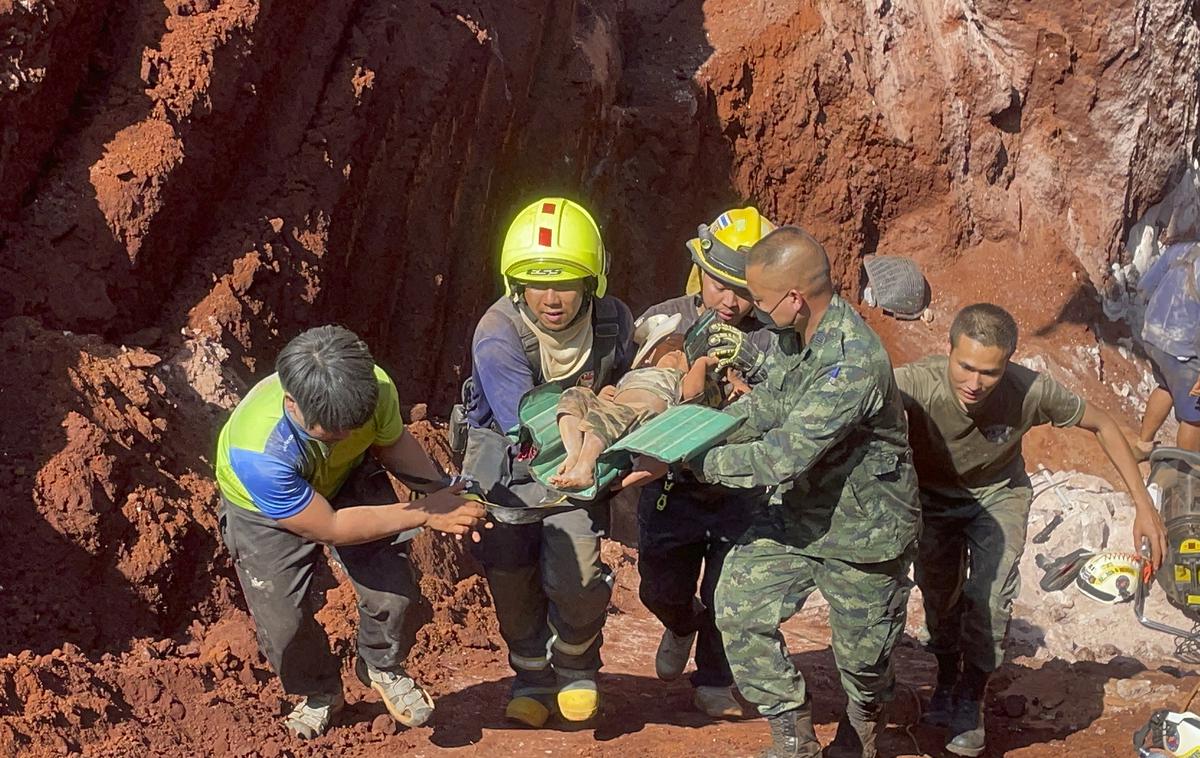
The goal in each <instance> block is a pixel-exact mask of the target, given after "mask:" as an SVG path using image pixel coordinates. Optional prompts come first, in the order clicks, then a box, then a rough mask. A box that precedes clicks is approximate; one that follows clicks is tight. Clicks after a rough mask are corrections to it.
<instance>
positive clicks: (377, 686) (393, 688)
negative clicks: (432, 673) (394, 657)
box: [354, 658, 433, 728]
mask: <svg viewBox="0 0 1200 758" xmlns="http://www.w3.org/2000/svg"><path fill="white" fill-rule="evenodd" d="M354 673H355V674H356V675H357V676H358V681H360V682H362V683H363V684H364V685H365V686H367V687H370V688H371V689H373V690H375V691H376V692H378V693H379V696H380V697H381V698H383V705H384V706H385V707H386V708H387V709H388V713H390V714H392V718H394V719H396V721H397V722H399V723H400V724H401V725H403V726H406V727H410V728H411V727H417V726H422V725H424V724H425V722H426V721H429V717H430V716H432V715H433V698H431V697H429V695H428V694H427V693H426V692H425V690H423V689H421V686H420V685H419V684H417V683H416V681H414V680H413V678H412V677H410V676H408V674H405V673H404V671H403V670H401V671H377V670H375V669H373V668H371V667H370V666H368V665H367V662H366V661H364V660H363V659H362V658H359V659H358V661H357V662H356V663H355V664H354Z"/></svg>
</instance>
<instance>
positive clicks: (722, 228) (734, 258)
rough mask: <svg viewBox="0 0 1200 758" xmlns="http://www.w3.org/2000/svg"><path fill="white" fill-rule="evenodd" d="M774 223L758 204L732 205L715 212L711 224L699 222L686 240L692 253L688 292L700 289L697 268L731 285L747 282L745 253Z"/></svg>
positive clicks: (735, 285) (773, 226)
mask: <svg viewBox="0 0 1200 758" xmlns="http://www.w3.org/2000/svg"><path fill="white" fill-rule="evenodd" d="M774 229H775V225H774V224H772V223H771V222H770V221H768V220H767V219H766V217H764V216H763V215H762V214H761V213H759V212H758V209H757V208H754V207H752V206H747V207H745V208H733V209H731V210H728V211H725V212H724V213H722V214H721V215H720V216H717V217H716V218H715V219H714V220H713V222H712V223H711V224H701V225H700V228H699V229H697V230H696V236H695V237H694V238H692V239H690V240H688V241H687V249H688V251H689V252H690V253H691V254H692V262H693V263H695V266H693V267H692V274H691V276H690V277H689V278H688V287H687V291H688V294H693V295H694V294H696V293H697V292H699V291H700V271H704V272H705V273H706V274H708V275H709V276H711V277H713V278H714V279H717V280H718V281H720V282H722V283H724V284H726V285H729V286H731V287H741V288H745V286H746V253H745V251H744V250H742V248H746V247H750V246H751V245H753V244H754V243H755V242H758V241H759V240H760V239H762V238H763V237H765V236H767V233H768V232H770V231H772V230H774Z"/></svg>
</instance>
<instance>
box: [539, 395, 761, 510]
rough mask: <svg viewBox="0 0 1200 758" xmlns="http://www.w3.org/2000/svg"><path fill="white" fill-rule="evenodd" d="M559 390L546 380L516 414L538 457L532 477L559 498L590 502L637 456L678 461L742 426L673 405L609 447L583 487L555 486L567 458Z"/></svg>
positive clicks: (697, 409) (693, 407)
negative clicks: (560, 427)
mask: <svg viewBox="0 0 1200 758" xmlns="http://www.w3.org/2000/svg"><path fill="white" fill-rule="evenodd" d="M561 394H562V389H561V388H560V387H558V386H557V385H554V384H547V385H543V386H541V387H537V388H535V389H533V390H531V391H530V392H529V393H528V394H526V395H525V397H523V398H521V405H520V407H519V408H518V411H517V415H518V417H519V419H520V422H521V430H520V433H519V434H520V440H521V441H522V442H529V443H530V444H531V445H532V446H533V448H534V449H535V450H537V455H536V456H534V459H533V461H532V462H531V463H530V468H531V469H532V471H533V475H534V477H535V478H536V479H537V480H538V481H539V482H541V483H542V484H543V485H545V486H546V487H547V488H548V489H549V490H551V492H553V493H561V495H562V497H561V498H560V499H559V500H558V502H560V503H561V502H563V501H565V500H566V499H567V498H570V499H572V500H594V499H595V498H596V495H597V494H598V493H601V492H604V491H605V490H607V489H608V486H609V485H610V484H612V482H613V480H614V479H616V478H617V476H618V475H620V474H621V472H623V471H628V470H629V469H630V468H631V467H632V465H633V456H634V455H636V454H643V455H648V456H650V457H652V458H657V459H658V460H660V461H663V462H664V463H678V462H680V461H684V460H687V459H688V458H691V457H693V456H694V455H696V454H698V453H700V452H703V451H705V450H707V449H709V448H711V447H713V446H715V445H716V444H717V443H719V442H721V441H722V440H724V439H725V438H726V437H728V436H729V435H730V434H732V433H733V431H734V430H735V429H737V428H738V427H739V426H741V423H742V421H743V419H740V418H735V417H733V416H730V415H728V414H725V413H722V412H721V411H717V410H713V409H712V408H707V407H705V406H702V405H676V406H673V407H671V408H668V409H667V410H666V411H664V412H663V413H660V414H659V415H657V416H655V417H654V418H652V419H650V420H649V421H647V422H646V423H645V424H643V425H641V426H640V427H638V428H637V429H635V430H633V431H632V432H630V433H629V434H627V435H625V436H624V437H623V438H621V439H620V440H618V441H617V442H616V444H614V445H612V446H611V447H609V448H607V449H606V450H605V451H604V452H603V453H601V454H600V458H599V459H598V460H597V461H596V483H595V484H593V485H592V486H591V487H588V488H587V489H585V490H570V491H564V490H557V489H555V488H554V487H552V486H551V485H550V483H549V480H550V477H551V476H553V475H554V473H555V472H556V471H557V470H558V467H559V466H560V465H562V462H563V461H564V460H566V457H567V451H566V448H565V447H564V446H563V442H562V437H561V436H560V435H559V433H558V398H559V395H561Z"/></svg>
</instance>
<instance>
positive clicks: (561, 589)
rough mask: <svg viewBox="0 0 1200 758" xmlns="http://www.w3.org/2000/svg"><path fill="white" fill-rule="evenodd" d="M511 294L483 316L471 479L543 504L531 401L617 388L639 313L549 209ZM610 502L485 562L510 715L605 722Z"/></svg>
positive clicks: (517, 538)
mask: <svg viewBox="0 0 1200 758" xmlns="http://www.w3.org/2000/svg"><path fill="white" fill-rule="evenodd" d="M500 273H501V276H502V277H503V278H504V295H503V296H502V297H501V298H500V299H498V300H497V301H496V302H495V303H493V304H492V306H491V307H490V308H488V310H487V312H486V313H484V315H483V318H482V319H480V321H479V324H478V326H477V327H476V330H475V336H474V339H473V341H472V345H471V357H472V369H471V378H470V379H469V380H468V386H466V387H464V397H465V399H466V406H467V408H466V415H467V425H468V431H467V445H466V451H465V455H464V460H463V470H464V472H466V473H467V474H468V475H470V476H472V477H473V478H475V479H476V480H477V481H478V482H479V483H480V485H481V486H482V488H483V489H484V491H490V490H491V488H492V487H493V486H494V485H495V484H496V483H498V482H502V483H503V484H504V485H505V486H506V488H507V491H509V492H511V493H513V494H514V495H515V496H517V497H518V499H520V500H521V501H522V502H525V503H526V504H529V505H533V504H536V503H537V502H539V501H540V500H541V497H542V496H543V495H544V493H545V490H544V488H542V486H541V485H540V484H539V483H538V482H537V480H536V479H534V478H533V476H532V475H531V474H530V472H529V468H528V462H527V461H525V460H522V459H521V458H520V456H517V457H516V459H515V460H514V456H512V455H510V449H511V448H512V447H513V442H514V438H513V437H511V436H507V433H510V432H512V431H514V430H515V429H516V428H517V426H518V416H517V411H518V406H519V403H520V400H521V398H522V397H523V396H524V395H525V394H526V393H527V392H529V391H530V390H531V389H533V388H534V387H537V386H540V385H543V384H546V383H549V382H557V383H558V384H560V385H562V386H564V387H567V386H575V385H580V386H585V387H591V388H593V389H597V390H598V389H599V388H600V387H602V386H604V385H606V384H611V383H613V382H615V381H616V380H617V379H618V378H619V377H620V376H621V374H623V373H624V372H625V371H627V370H628V369H629V364H630V362H631V361H632V358H633V353H634V349H633V317H632V315H631V314H630V312H629V308H628V307H627V306H626V305H625V304H624V303H622V302H621V301H620V300H617V299H616V298H614V297H610V296H608V295H606V291H607V288H608V255H607V253H606V252H605V250H604V244H603V242H602V240H601V238H600V230H599V228H598V227H597V225H596V222H595V221H594V220H593V219H592V217H591V215H590V214H589V213H588V212H587V211H586V210H585V209H584V208H583V207H582V206H580V205H579V204H577V203H575V202H573V201H571V200H568V199H565V198H561V197H550V198H544V199H542V200H538V201H537V202H535V203H532V204H530V205H529V206H528V207H526V208H525V209H524V210H522V211H521V212H520V213H519V214H517V217H516V218H515V219H514V220H513V222H512V225H511V226H510V227H509V229H508V233H507V235H505V238H504V244H503V247H502V249H501V252H500ZM607 526H608V502H607V499H605V498H598V499H597V500H595V501H592V502H591V503H590V504H589V505H587V506H581V507H578V508H573V509H569V510H565V511H563V510H560V511H558V512H552V513H551V515H547V516H546V517H545V518H544V519H543V520H541V521H540V522H537V523H530V524H519V525H513V524H496V525H495V528H494V529H490V530H487V534H486V535H484V536H483V539H482V541H481V542H480V544H479V546H478V549H477V554H478V556H479V558H480V562H481V563H482V564H483V566H484V571H485V573H486V575H487V579H488V583H489V586H490V588H491V592H492V599H493V601H494V604H495V608H496V616H497V617H498V619H499V621H500V633H501V636H503V637H504V641H505V643H506V644H507V645H508V653H509V655H508V657H509V663H510V665H511V666H512V668H513V671H514V672H515V674H516V676H515V678H514V680H513V685H512V692H511V696H510V699H509V701H508V704H507V707H506V709H505V716H506V717H507V718H509V719H511V720H514V721H517V722H520V723H523V724H526V725H528V726H533V727H540V726H542V725H543V724H545V723H546V720H547V719H548V718H549V716H550V715H551V713H553V712H557V713H559V714H560V715H561V716H562V717H563V718H564V719H566V720H568V721H586V720H588V719H590V718H592V717H593V716H595V715H596V713H597V711H598V708H599V696H598V693H597V690H596V674H597V671H598V670H599V668H600V645H601V642H602V641H603V637H602V634H601V630H602V628H603V626H604V619H605V616H606V615H607V610H608V601H609V597H610V595H611V592H612V580H611V572H610V571H609V570H608V567H606V566H605V565H604V564H603V563H602V562H601V560H600V537H601V536H602V535H603V534H604V532H605V530H606V529H607Z"/></svg>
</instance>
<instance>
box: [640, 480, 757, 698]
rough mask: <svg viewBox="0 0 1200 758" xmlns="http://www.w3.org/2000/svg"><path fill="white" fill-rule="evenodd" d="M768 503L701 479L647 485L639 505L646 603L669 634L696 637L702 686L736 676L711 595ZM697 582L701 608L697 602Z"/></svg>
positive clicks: (695, 677)
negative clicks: (761, 507) (734, 551)
mask: <svg viewBox="0 0 1200 758" xmlns="http://www.w3.org/2000/svg"><path fill="white" fill-rule="evenodd" d="M763 498H764V493H763V491H762V490H735V489H730V488H727V487H722V486H720V485H708V484H701V483H699V482H695V481H675V480H667V481H661V482H653V483H651V484H649V485H647V486H646V487H645V488H644V489H643V490H642V494H641V498H640V499H639V501H638V531H639V535H638V571H639V572H640V573H641V577H642V581H641V585H640V587H639V590H638V592H639V595H640V596H641V599H642V603H643V604H644V605H645V606H646V608H648V609H649V610H650V612H651V613H653V614H654V615H655V616H656V617H658V620H659V621H661V622H662V623H663V626H665V627H666V628H667V629H670V630H671V631H672V632H673V633H675V634H677V635H680V636H683V635H687V634H691V633H692V632H696V633H697V635H696V653H695V659H696V671H695V672H694V673H693V674H692V676H691V681H692V685H693V686H696V687H728V686H730V685H732V684H733V674H732V673H731V672H730V670H729V661H728V659H726V657H725V648H724V644H723V642H722V640H721V633H720V632H719V631H718V630H717V625H716V622H715V621H714V619H713V592H714V591H715V590H716V587H717V580H718V579H719V578H720V576H721V569H722V567H723V566H724V563H725V557H726V556H727V555H728V554H729V551H730V550H731V549H732V548H733V545H734V544H735V543H736V542H737V539H738V537H740V536H741V534H742V532H744V531H745V529H746V527H747V526H748V525H749V523H750V520H751V519H752V517H753V514H754V510H755V509H756V508H757V507H758V506H759V504H760V502H761V501H762V500H763ZM697 583H699V591H700V604H697V603H696V602H695V597H696V589H697Z"/></svg>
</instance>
